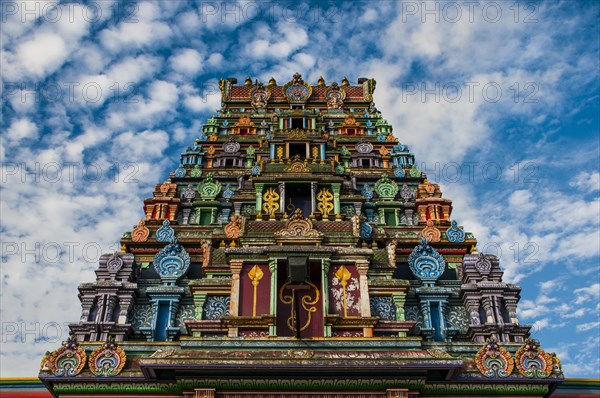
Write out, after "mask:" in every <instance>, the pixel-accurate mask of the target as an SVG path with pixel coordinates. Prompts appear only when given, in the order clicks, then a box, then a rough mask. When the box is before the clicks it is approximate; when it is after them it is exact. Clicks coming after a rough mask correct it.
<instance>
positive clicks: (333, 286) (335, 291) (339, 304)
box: [327, 265, 360, 317]
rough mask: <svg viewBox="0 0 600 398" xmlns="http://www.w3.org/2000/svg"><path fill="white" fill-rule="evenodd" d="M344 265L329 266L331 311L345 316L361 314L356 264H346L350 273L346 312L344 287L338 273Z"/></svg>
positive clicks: (347, 285) (347, 282)
mask: <svg viewBox="0 0 600 398" xmlns="http://www.w3.org/2000/svg"><path fill="white" fill-rule="evenodd" d="M341 267H342V265H336V266H332V267H331V268H329V273H328V274H327V282H328V283H329V313H330V314H337V315H339V316H341V317H343V316H345V315H346V316H360V285H359V279H358V277H359V275H358V270H357V269H356V266H354V265H344V267H345V268H346V270H348V272H349V273H350V278H349V279H348V280H346V289H345V290H346V295H345V298H346V311H345V313H344V288H343V287H342V284H341V281H340V279H338V277H337V276H336V273H338V271H339V270H340V268H341Z"/></svg>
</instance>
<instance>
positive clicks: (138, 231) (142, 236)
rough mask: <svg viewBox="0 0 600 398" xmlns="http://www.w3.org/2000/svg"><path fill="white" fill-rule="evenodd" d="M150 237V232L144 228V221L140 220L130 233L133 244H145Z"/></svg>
mask: <svg viewBox="0 0 600 398" xmlns="http://www.w3.org/2000/svg"><path fill="white" fill-rule="evenodd" d="M148 236H150V230H149V229H148V227H146V221H144V220H140V222H139V223H138V225H137V226H136V227H134V228H133V231H131V240H132V241H134V242H145V241H147V240H148Z"/></svg>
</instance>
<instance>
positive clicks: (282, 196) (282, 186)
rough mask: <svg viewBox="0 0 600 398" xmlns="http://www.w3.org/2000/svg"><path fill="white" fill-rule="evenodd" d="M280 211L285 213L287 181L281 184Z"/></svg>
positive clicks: (279, 188)
mask: <svg viewBox="0 0 600 398" xmlns="http://www.w3.org/2000/svg"><path fill="white" fill-rule="evenodd" d="M278 190H279V211H281V212H282V213H285V181H282V182H280V183H279V187H278Z"/></svg>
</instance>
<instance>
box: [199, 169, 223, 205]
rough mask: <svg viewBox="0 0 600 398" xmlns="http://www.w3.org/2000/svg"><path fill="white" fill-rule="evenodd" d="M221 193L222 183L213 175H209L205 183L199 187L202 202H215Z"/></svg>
mask: <svg viewBox="0 0 600 398" xmlns="http://www.w3.org/2000/svg"><path fill="white" fill-rule="evenodd" d="M219 192H221V183H220V182H219V181H216V180H215V179H214V177H213V173H208V174H207V175H206V179H205V180H204V182H203V183H202V184H200V185H198V193H200V197H201V198H202V200H214V199H215V198H216V197H217V195H218V194H219Z"/></svg>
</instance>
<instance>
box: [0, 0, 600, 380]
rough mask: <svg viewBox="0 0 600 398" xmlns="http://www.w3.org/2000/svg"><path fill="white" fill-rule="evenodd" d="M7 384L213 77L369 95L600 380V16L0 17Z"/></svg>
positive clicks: (168, 152) (526, 315)
mask: <svg viewBox="0 0 600 398" xmlns="http://www.w3.org/2000/svg"><path fill="white" fill-rule="evenodd" d="M0 13H1V14H0V18H1V24H2V28H1V32H0V38H1V41H2V43H1V46H2V47H1V53H0V61H1V72H2V92H1V95H2V120H1V122H0V128H1V131H2V141H1V142H0V158H1V162H2V169H1V171H2V175H1V178H2V187H1V188H0V193H1V208H0V210H1V216H2V217H1V226H0V231H1V233H2V243H1V245H2V253H1V258H0V261H1V263H0V269H1V273H0V274H1V275H0V278H1V284H2V286H1V292H0V298H1V302H0V305H1V310H2V330H1V339H2V340H1V345H2V350H1V354H0V365H1V366H0V369H1V372H2V373H1V375H2V377H9V376H33V375H36V374H37V371H38V369H39V361H40V359H41V356H42V354H43V353H44V352H45V351H46V350H50V349H54V348H56V347H57V346H58V345H59V344H60V343H59V341H60V340H61V339H64V338H65V337H66V334H67V331H68V328H67V326H66V325H67V323H68V322H76V321H77V320H78V319H79V315H80V305H79V300H78V299H77V285H78V284H79V283H81V282H84V281H92V280H93V279H94V273H93V270H94V269H95V267H96V264H97V259H98V257H99V255H100V254H101V253H102V252H108V251H112V250H115V249H116V248H118V240H119V238H120V236H121V235H122V233H123V232H124V231H128V230H131V228H132V226H133V225H134V224H136V223H137V221H138V220H139V219H140V218H142V216H143V212H142V200H143V199H144V198H146V197H149V196H151V192H152V189H153V186H154V184H156V183H160V182H162V181H164V180H165V179H166V177H167V176H168V173H169V171H173V170H175V169H176V168H177V165H178V161H179V153H180V152H181V150H182V149H183V148H184V147H186V146H188V145H190V144H191V143H192V142H193V140H194V138H195V137H196V136H197V135H198V132H199V129H200V127H201V125H202V123H203V121H205V120H206V119H207V118H208V117H210V116H211V114H213V113H214V112H215V109H217V108H218V107H219V105H220V96H219V94H218V90H217V84H216V83H217V80H218V78H221V77H230V76H235V77H237V78H238V80H239V81H240V82H241V81H243V79H244V78H245V77H246V76H251V77H252V78H253V79H259V80H261V81H263V82H266V81H268V79H269V78H270V77H271V76H274V77H275V78H276V79H277V81H278V83H280V84H283V83H285V82H287V81H289V80H290V79H291V76H292V74H293V73H294V72H296V71H297V72H300V73H302V75H303V77H304V78H305V80H307V81H309V82H313V83H316V81H317V79H318V77H319V76H320V75H323V77H324V78H325V80H326V82H328V83H330V82H332V81H337V82H338V83H339V82H340V81H341V79H342V77H343V76H347V77H348V79H349V80H350V81H351V82H356V80H357V79H358V78H359V77H363V76H364V77H372V78H375V79H376V80H377V89H376V91H375V102H376V104H377V107H378V108H379V109H380V110H381V111H382V112H383V114H384V117H386V119H387V120H388V121H390V122H391V123H392V124H393V126H394V131H395V134H396V136H397V137H399V138H400V140H401V142H402V143H404V144H408V145H409V146H410V147H411V149H412V151H413V152H414V153H415V155H416V157H417V160H418V164H419V165H420V166H421V168H422V169H423V170H425V171H427V172H428V173H429V176H430V179H431V180H433V181H436V182H439V183H440V184H442V189H443V191H444V194H445V196H447V197H449V198H451V199H453V201H454V210H453V218H455V219H456V220H458V221H459V223H460V225H463V226H464V227H465V230H467V231H471V232H473V233H475V235H476V237H477V238H478V240H479V245H478V249H479V250H480V251H484V252H488V253H493V254H497V255H498V256H499V257H500V260H501V266H502V267H503V269H504V270H505V279H506V280H508V281H511V282H514V283H518V284H520V285H521V286H522V287H523V292H522V300H521V304H520V310H519V314H520V319H521V322H522V323H530V324H534V336H535V337H536V338H537V339H539V340H541V342H542V347H543V348H545V349H546V350H548V351H555V352H556V353H557V354H558V356H559V358H560V359H561V360H562V363H563V369H564V371H565V373H566V375H567V376H568V377H600V333H599V331H600V264H599V253H600V232H599V231H600V228H599V227H600V225H599V222H600V202H599V193H600V174H599V168H600V166H599V159H600V143H599V138H598V137H599V130H600V128H599V123H600V122H599V116H598V115H599V113H600V112H599V102H600V101H599V95H598V93H599V90H598V88H599V87H598V86H599V79H598V73H599V72H598V71H599V70H600V68H599V58H600V57H599V36H600V32H599V28H598V26H599V22H600V15H599V13H600V7H599V5H598V3H596V2H592V1H585V2H575V1H565V2H543V3H538V2H531V3H518V2H514V3H513V2H483V1H482V2H475V3H465V2H460V1H459V2H442V3H434V2H430V3H422V2H413V1H405V2H391V1H379V2H377V1H371V2H353V3H333V2H332V3H327V2H318V3H305V2H302V3H300V2H297V3H291V2H269V3H263V2H241V3H223V2H210V1H205V2H195V1H176V0H169V1H153V2H139V3H138V2H128V3H123V2H120V3H118V2H113V1H105V0H101V1H95V2H93V1H91V2H84V1H80V2H68V3H64V4H57V2H54V1H27V2H20V1H17V2H14V1H10V0H9V1H3V2H2V4H1V9H0Z"/></svg>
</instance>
